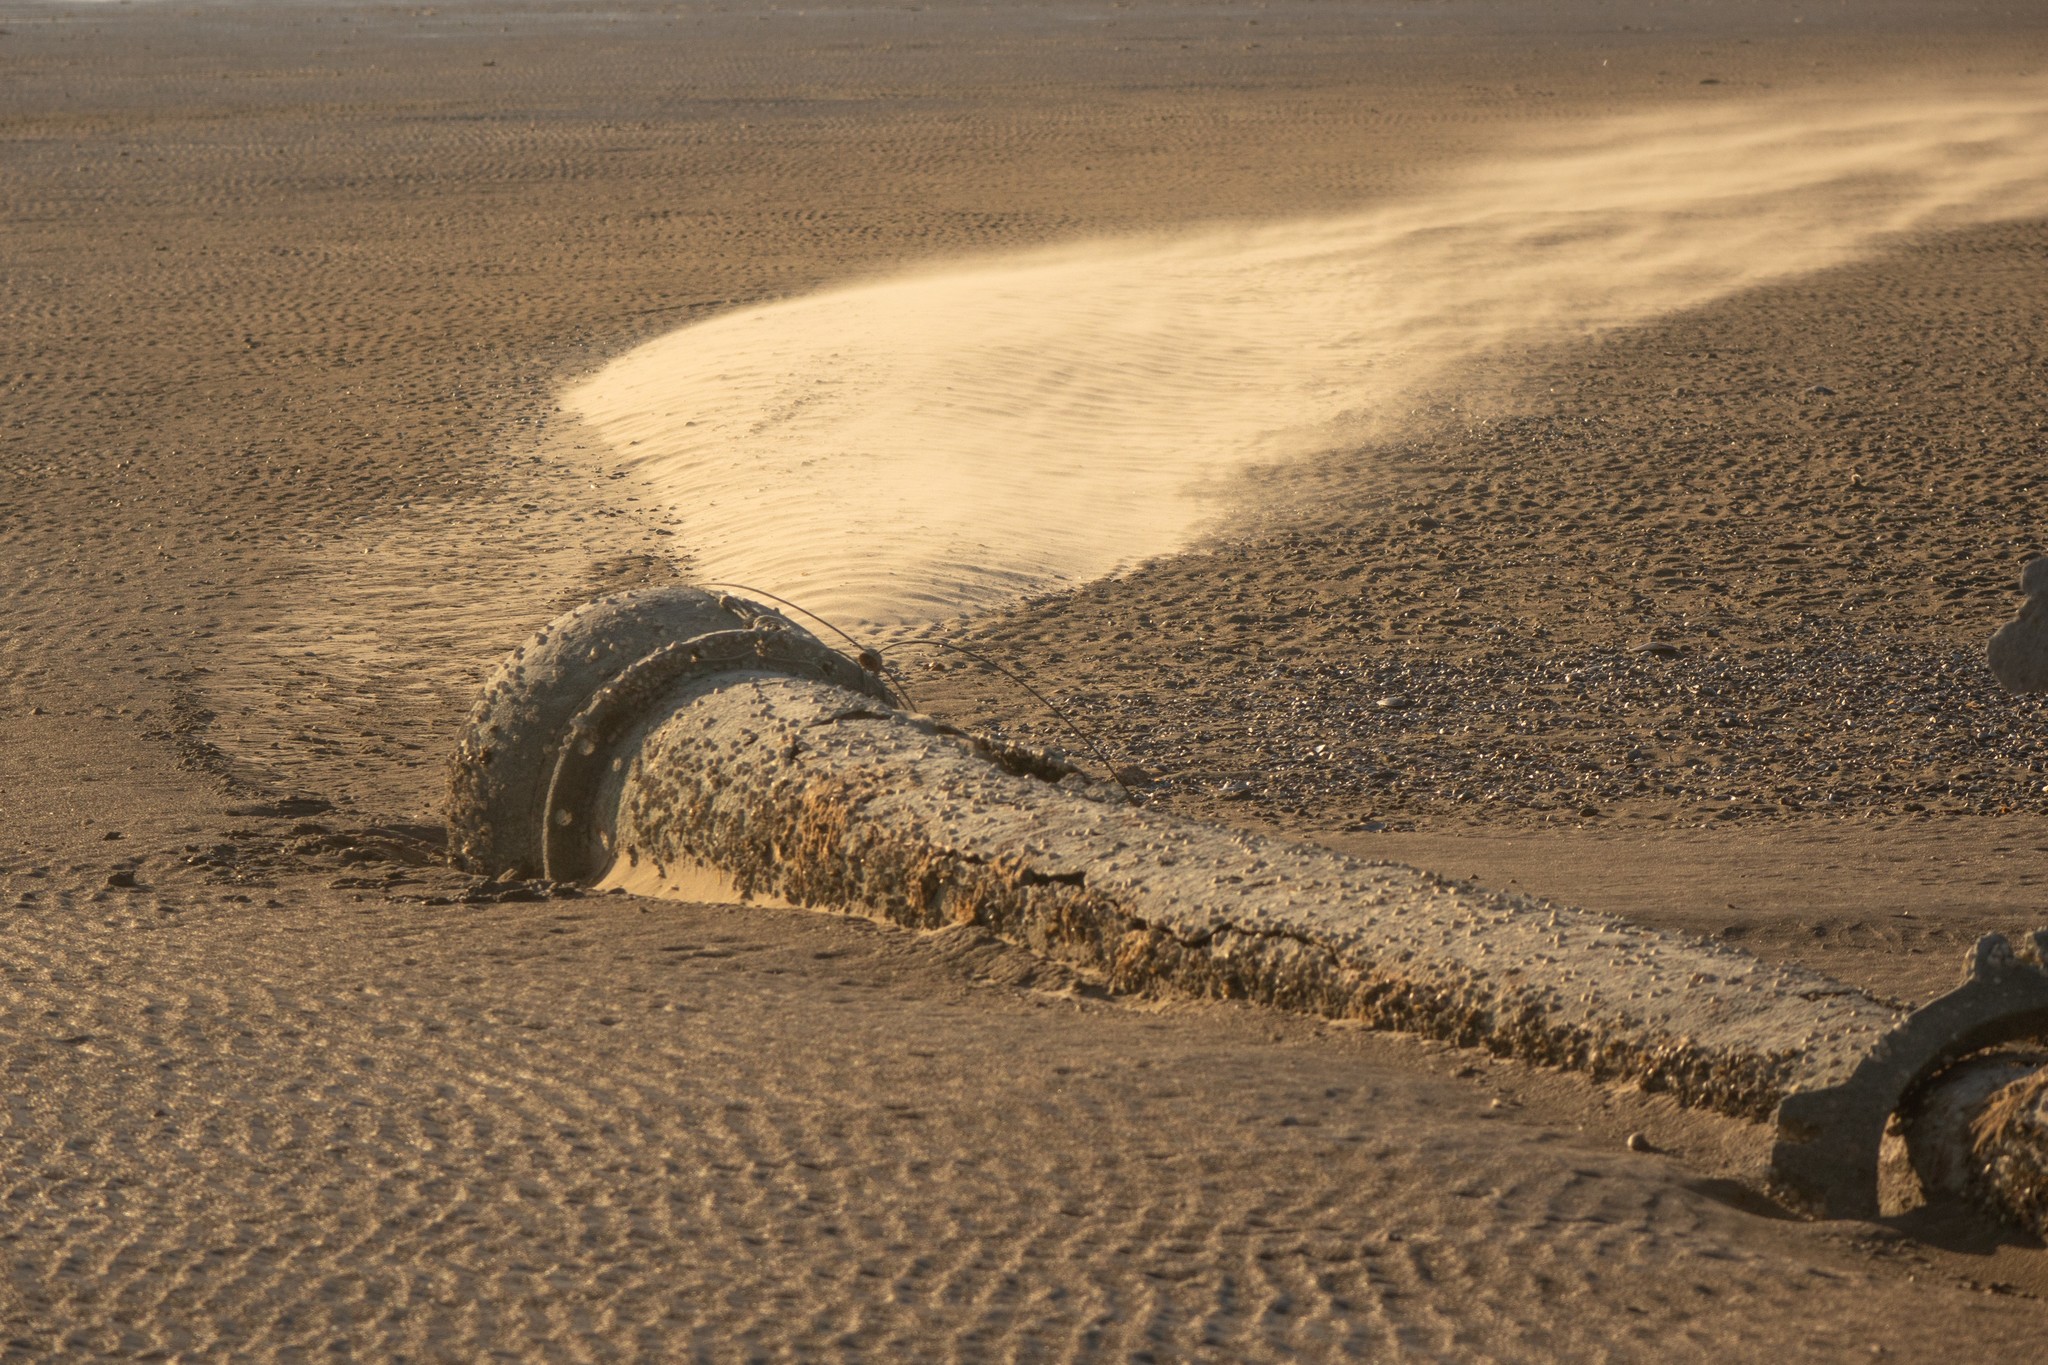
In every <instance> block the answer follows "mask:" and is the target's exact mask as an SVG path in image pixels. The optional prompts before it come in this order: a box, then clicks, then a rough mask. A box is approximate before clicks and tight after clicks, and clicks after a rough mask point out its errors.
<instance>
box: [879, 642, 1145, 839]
mask: <svg viewBox="0 0 2048 1365" xmlns="http://www.w3.org/2000/svg"><path fill="white" fill-rule="evenodd" d="M896 643H898V644H901V645H936V646H937V647H938V648H940V649H950V650H952V651H953V652H954V653H955V654H964V655H966V656H967V657H968V658H970V659H972V660H974V661H975V662H976V663H978V664H980V665H981V666H982V667H983V668H988V669H993V670H994V671H996V672H997V673H1000V674H1002V675H1003V676H1004V677H1006V678H1008V679H1009V680H1010V681H1011V682H1013V683H1015V684H1017V686H1019V687H1021V688H1023V689H1024V690H1025V691H1026V692H1029V693H1030V694H1031V696H1032V697H1033V698H1034V699H1035V700H1036V701H1037V702H1038V704H1039V705H1040V706H1043V707H1044V708H1045V709H1046V710H1048V711H1050V712H1052V713H1053V715H1054V716H1056V717H1058V719H1059V722H1060V724H1062V725H1064V726H1066V727H1067V729H1068V730H1070V731H1072V732H1073V735H1074V737H1075V738H1076V739H1078V740H1080V741H1081V742H1082V743H1083V744H1085V745H1087V746H1088V748H1089V751H1090V752H1092V753H1093V754H1094V755H1095V758H1096V761H1097V762H1099V763H1100V764H1102V769H1103V771H1104V772H1106V773H1108V774H1109V780H1110V781H1112V782H1114V783H1116V785H1117V786H1118V787H1119V788H1121V789H1122V791H1123V794H1124V799H1125V800H1127V801H1129V802H1130V803H1131V804H1132V805H1134V806H1135V805H1137V804H1138V798H1137V796H1136V795H1135V794H1134V793H1133V792H1132V791H1131V789H1130V788H1129V787H1128V786H1125V785H1124V780H1123V778H1122V777H1121V776H1120V775H1118V773H1117V770H1116V764H1114V763H1112V762H1110V760H1109V755H1108V754H1106V753H1104V752H1103V751H1102V746H1101V745H1100V744H1097V743H1096V742H1095V736H1093V735H1091V734H1089V733H1088V732H1087V731H1086V730H1083V729H1082V728H1081V727H1080V726H1079V725H1076V724H1075V723H1074V722H1073V720H1072V719H1070V718H1069V717H1068V715H1067V713H1066V712H1064V711H1062V710H1060V708H1059V707H1057V706H1055V705H1053V704H1052V701H1051V699H1050V698H1048V697H1047V696H1046V695H1045V694H1044V693H1043V692H1040V691H1039V690H1038V689H1037V688H1035V687H1033V686H1032V685H1031V684H1030V683H1028V682H1026V681H1024V679H1023V678H1021V677H1019V676H1018V675H1017V674H1015V673H1012V672H1011V671H1010V670H1009V669H1007V668H1004V667H1003V666H1002V665H1001V664H999V663H997V662H996V661H995V660H993V659H991V658H989V657H987V656H986V655H983V654H978V653H976V652H975V651H974V650H971V649H969V648H968V647H967V646H965V645H956V644H954V643H953V642H952V641H951V640H941V639H938V638H937V637H935V636H929V635H924V636H919V637H918V638H916V639H914V640H898V641H897V642H896Z"/></svg>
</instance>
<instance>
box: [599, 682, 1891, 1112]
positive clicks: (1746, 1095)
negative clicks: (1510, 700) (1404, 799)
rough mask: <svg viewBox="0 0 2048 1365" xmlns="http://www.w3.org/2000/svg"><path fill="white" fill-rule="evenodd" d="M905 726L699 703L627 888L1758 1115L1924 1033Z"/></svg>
mask: <svg viewBox="0 0 2048 1365" xmlns="http://www.w3.org/2000/svg"><path fill="white" fill-rule="evenodd" d="M907 719H909V718H906V717H903V716H900V715H887V714H879V713H877V712H876V711H875V710H874V708H873V707H872V706H871V705H869V704H866V703H865V701H864V699H862V698H858V697H855V696H852V695H850V694H848V693H847V692H845V691H843V690H840V689H838V688H835V687H831V686H828V685H825V684H821V683H815V682H809V681H805V680H801V679H795V678H790V677H786V676H775V675H770V674H766V673H752V674H729V675H725V676H724V677H721V678H717V679H712V680H707V681H704V682H701V683H698V684H696V685H694V686H692V687H690V688H688V689H686V690H683V691H681V692H678V693H677V694H675V695H674V696H672V697H671V698H670V699H669V701H668V703H667V705H666V709H665V710H664V711H662V712H661V713H659V714H657V715H655V716H653V717H650V719H649V720H648V721H647V723H646V726H645V728H644V729H643V730H642V731H641V733H640V735H639V736H638V737H636V742H634V743H631V744H626V745H622V746H621V747H620V748H619V749H618V750H617V751H616V752H617V753H618V755H619V762H618V763H617V764H616V765H615V772H614V775H613V778H612V780H611V781H610V782H609V783H608V784H607V785H606V787H605V788H604V789H603V790H602V793H601V798H600V801H599V808H598V810H597V811H596V812H595V816H596V824H597V825H598V827H599V834H600V837H601V838H603V839H604V840H605V841H606V842H608V844H609V846H610V849H611V851H612V854H613V855H614V856H615V858H616V859H617V862H618V865H619V868H620V871H621V872H623V873H627V874H629V875H643V876H644V875H645V873H646V869H647V868H648V867H649V866H651V867H652V868H653V869H654V871H655V874H656V875H657V876H670V875H674V874H675V873H677V872H678V871H680V870H688V869H692V868H705V867H708V868H712V869H716V870H717V871H718V872H719V873H720V874H722V875H723V876H725V877H727V878H729V879H730V882H731V884H732V885H733V886H734V887H736V888H737V890H738V891H739V892H741V893H742V894H746V895H752V896H761V897H774V898H776V899H779V900H785V901H789V902H792V903H795V904H799V905H812V906H827V907H834V908H840V909H847V910H855V911H860V912H864V913H867V914H871V915H876V916H879V917H882V918H886V919H889V920H892V921H894V922H897V923H899V924H904V925H909V926H914V927H917V928H925V929H929V928H936V927H941V926H946V925H954V924H973V925H979V926H981V927H982V928H984V929H986V930H988V931H990V932H993V933H995V934H998V935H1000V936H1001V937H1003V938H1006V939H1009V940H1011V941H1013V942H1017V943H1021V944H1025V945H1028V946H1029V947H1031V948H1033V949H1035V950H1037V951H1039V952H1041V953H1044V954H1047V955H1049V956H1052V957H1055V958H1059V959H1062V960H1065V961H1068V962H1073V963H1077V964H1085V965H1087V966H1089V967H1091V968H1093V969H1096V970H1099V971H1101V972H1103V973H1104V974H1105V975H1106V976H1107V977H1108V979H1109V981H1110V984H1111V985H1113V986H1114V987H1116V988H1118V989H1123V990H1153V989H1169V990H1175V991H1183V992H1188V993H1192V994H1195V995H1199V996H1208V997H1224V998H1236V999H1245V1000H1251V1001H1256V1002H1260V1003H1264V1004H1268V1005H1272V1006H1276V1007H1280V1008H1284V1009H1289V1010H1295V1011H1300V1012H1304V1013H1309V1014H1314V1015H1320V1016H1324V1017H1328V1018H1332V1019H1349V1020H1356V1021H1358V1022H1361V1023H1364V1024H1367V1025H1370V1026H1373V1027H1377V1028H1388V1029H1400V1030H1406V1031H1412V1032H1415V1033H1420V1034H1424V1035H1427V1036H1430V1037H1434V1038H1440V1039H1444V1040H1447V1041H1451V1042H1454V1043H1458V1044H1461V1045H1466V1046H1476V1047H1483V1048H1486V1049H1487V1050H1489V1051H1491V1052H1494V1053H1496V1054H1499V1055H1502V1056H1511V1057H1516V1058H1520V1059H1523V1060H1527V1061H1532V1062H1537V1063H1541V1064H1547V1065H1553V1066H1558V1067H1564V1068H1569V1069H1573V1070H1577V1071H1581V1072H1584V1073H1587V1074H1588V1075H1590V1076H1592V1077H1593V1078H1595V1079H1599V1080H1627V1081H1632V1082H1635V1083H1637V1084H1639V1085H1641V1086H1643V1087H1644V1088H1646V1089H1650V1090H1663V1091H1668V1092H1670V1093H1672V1094H1673V1095H1674V1096H1675V1097H1676V1098H1678V1099H1679V1100H1680V1101H1681V1102H1683V1103H1686V1104H1691V1105H1703V1106H1707V1107H1710V1108H1712V1109H1715V1110H1718V1111H1720V1112H1723V1113H1727V1114H1730V1115H1736V1116H1740V1117H1744V1118H1750V1119H1756V1120H1767V1119H1769V1118H1770V1117H1771V1115H1772V1113H1773V1111H1774V1110H1775V1108H1776V1106H1777V1104H1778V1102H1779V1101H1780V1100H1781V1099H1783V1098H1784V1097H1785V1096H1786V1095H1787V1094H1789V1093H1792V1092H1794V1091H1803V1090H1810V1089H1815V1088H1820V1087H1826V1086H1831V1085H1835V1084H1839V1083H1840V1082H1841V1081H1842V1080H1843V1079H1845V1078H1846V1077H1847V1076H1848V1075H1849V1074H1850V1072H1851V1071H1852V1070H1853V1069H1854V1068H1855V1066H1856V1065H1857V1063H1858V1062H1859V1061H1861V1060H1862V1059H1863V1058H1864V1057H1865V1056H1866V1055H1867V1054H1869V1052H1870V1051H1871V1049H1872V1048H1873V1046H1875V1044H1876V1043H1877V1041H1878V1040H1879V1039H1880V1038H1882V1037H1883V1036H1884V1035H1885V1034H1886V1033H1887V1032H1889V1031H1890V1030H1891V1029H1892V1028H1894V1027H1895V1026H1896V1025H1898V1024H1899V1023H1900V1022H1901V1021H1902V1019H1903V1018H1904V1012H1903V1011H1901V1010H1900V1009H1898V1008H1897V1007H1895V1006H1894V1005H1892V1004H1889V1003H1887V1002H1884V1001H1881V1000H1878V999H1875V998H1873V997H1871V996H1869V995H1866V994H1864V993H1862V992H1860V991H1857V990H1855V989H1853V988H1851V987H1848V986H1845V985H1843V984H1842V983H1840V982H1836V981H1833V980H1830V979H1829V978H1827V977H1824V976H1820V975H1818V974H1815V973H1811V972H1806V971H1801V970H1798V969H1796V968H1790V967H1781V966H1772V965H1768V964H1765V963H1763V962H1760V961H1758V960H1756V959H1755V958H1753V957H1751V956H1749V955H1748V954H1746V953H1744V952H1741V951H1740V950H1738V949H1734V948H1730V947H1726V946H1723V945H1719V944H1714V943H1710V942H1706V941H1703V940H1695V939H1688V938H1680V937H1676V936H1673V935H1670V934H1665V933H1660V932H1657V931H1655V930H1650V929H1645V928H1641V927H1639V926H1636V925H1633V924H1631V923H1629V922H1627V921H1625V920H1622V919H1619V918H1616V917H1614V916H1610V915H1605V914H1598V913H1594V912H1590V911H1584V910H1575V909H1569V908H1563V907H1556V906H1551V905H1548V904H1544V903H1541V902H1538V901H1535V900H1532V899H1529V898H1526V897H1521V896H1511V895H1505V894H1500V893H1495V892H1486V891H1480V890H1473V889H1468V888H1464V887H1459V886H1455V885H1453V884H1452V883H1450V882H1448V881H1446V880H1444V879H1443V878H1441V877H1437V876H1435V875H1433V874H1430V873H1427V872H1422V871H1418V870H1415V869H1413V868H1408V867H1402V866H1397V865H1393V864H1387V863H1374V862H1366V861H1363V860H1360V859H1356V858H1350V857H1346V856H1343V855H1340V854H1337V853H1333V852H1329V851H1326V850H1321V849H1316V848H1311V847H1307V846H1302V845H1295V844H1290V843H1286V842H1283V841H1281V840H1278V839H1273V838H1267V837H1264V836H1261V835H1257V834H1251V833H1243V832H1237V831H1230V830H1224V829H1221V828H1214V827H1210V826H1205V825H1199V824H1195V823H1192V822H1190V821H1186V820H1181V819H1176V818H1172V817H1169V816H1165V815H1160V814H1156V813H1153V812H1149V811H1145V810H1142V809H1138V808H1135V807H1131V806H1128V805H1124V804H1112V803H1109V802H1106V801H1102V800H1097V799H1093V798H1092V797H1091V796H1088V795H1084V794H1079V793H1076V792H1075V791H1072V790H1070V789H1069V787H1067V786H1060V785H1055V784H1053V783H1050V782H1047V781H1044V780H1040V779H1036V778H1033V777H1029V776H1020V775H1017V774H1016V773H1014V772H1010V771H1005V770H1004V769H1002V768H999V767H997V766H995V765H994V764H992V763H991V762H990V761H989V759H988V757H986V756H985V755H984V754H982V753H980V752H977V750H976V748H975V747H974V746H973V745H972V744H971V743H970V742H969V741H968V740H966V739H964V738H962V737H959V736H956V735H953V734H949V733H946V732H945V731H944V729H943V727H938V726H934V725H931V724H928V723H927V724H916V723H905V722H906V720H907ZM629 755H630V757H628V756H629Z"/></svg>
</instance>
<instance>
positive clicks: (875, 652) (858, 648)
mask: <svg viewBox="0 0 2048 1365" xmlns="http://www.w3.org/2000/svg"><path fill="white" fill-rule="evenodd" d="M703 586H705V587H707V588H731V589H733V590H734V591H736V592H747V593H752V594H754V595H755V596H756V597H765V598H767V599H768V600H769V601H770V602H775V603H779V604H780V605H782V606H785V607H788V608H789V609H790V610H791V611H800V612H802V613H803V614H804V615H806V616H808V617H810V618H811V619H812V620H813V621H816V622H817V623H818V624H819V625H821V626H823V627H825V629H827V630H829V631H831V632H832V633H833V634H834V635H837V636H838V637H839V638H840V639H842V640H844V641H846V643H848V644H850V645H852V646H853V648H854V650H855V652H856V653H857V654H858V655H860V656H861V658H862V659H863V661H864V660H865V659H866V658H867V657H868V656H873V657H874V658H875V660H876V661H878V662H879V663H880V664H881V668H880V669H878V670H875V671H877V672H881V673H884V674H886V675H887V676H888V678H889V681H890V682H892V683H894V684H895V686H896V690H897V691H898V692H900V693H901V694H902V695H903V698H904V700H905V701H908V702H909V703H910V704H911V706H912V707H913V708H915V707H916V706H917V699H916V698H915V697H913V696H911V695H910V688H909V687H908V686H906V685H905V684H904V681H903V675H902V674H900V673H898V672H897V671H896V669H895V668H894V667H893V666H892V665H891V664H890V663H889V660H888V656H886V655H884V654H883V653H882V651H881V650H879V649H873V648H870V647H869V646H868V645H866V644H863V643H862V642H861V641H859V640H857V639H855V638H854V637H853V636H852V635H850V634H848V633H847V632H846V631H844V630H841V629H840V628H839V627H838V626H837V625H834V624H833V623H832V622H830V621H828V620H826V619H825V618H824V617H822V616H820V615H818V613H816V612H814V611H812V610H811V609H810V608H809V607H803V606H798V605H797V604H796V603H795V602H792V601H790V600H789V599H788V598H787V597H777V596H776V595H775V594H774V593H772V592H768V591H767V590H765V589H762V588H757V587H754V586H753V585H752V584H750V583H706V584H704V585H703ZM896 643H897V644H899V645H932V646H935V647H936V648H939V649H950V650H952V651H953V652H954V653H955V654H963V655H965V656H966V657H968V658H970V659H972V660H974V662H976V663H978V664H980V665H981V666H982V667H983V668H986V669H989V670H991V671H993V672H996V673H1000V674H1002V675H1003V676H1004V677H1005V678H1008V679H1009V680H1010V681H1011V682H1013V683H1015V684H1017V686H1019V687H1021V688H1023V689H1024V690H1025V691H1026V692H1027V693H1029V694H1030V695H1031V698H1032V700H1034V701H1036V702H1037V703H1038V704H1039V705H1040V706H1043V707H1044V708H1045V709H1046V710H1048V711H1050V712H1051V713H1052V714H1053V716H1054V718H1055V719H1057V720H1058V721H1059V723H1060V724H1062V725H1064V726H1066V727H1067V729H1068V731H1069V732H1071V733H1072V734H1073V736H1074V738H1076V739H1078V740H1080V741H1081V742H1082V743H1083V744H1085V745H1087V746H1088V750H1089V752H1090V753H1092V754H1094V755H1095V760H1096V762H1098V763H1100V764H1101V765H1102V770H1103V771H1104V772H1106V773H1108V774H1109V780H1110V781H1112V782H1114V783H1116V785H1117V788H1118V790H1120V791H1122V792H1123V794H1124V799H1125V800H1126V801H1129V802H1130V803H1131V804H1132V805H1134V806H1135V805H1137V804H1138V797H1137V794H1136V793H1134V792H1133V791H1132V790H1131V789H1130V787H1129V786H1128V785H1126V784H1125V782H1124V780H1123V778H1122V776H1120V775H1119V774H1118V772H1117V770H1116V764H1115V763H1113V762H1111V761H1110V757H1109V755H1108V754H1107V753H1105V752H1104V751H1103V748H1102V745H1101V744H1099V743H1097V742H1096V739H1095V736H1093V735H1091V734H1089V733H1088V732H1087V731H1086V730H1084V729H1082V728H1081V727H1080V725H1078V724H1076V723H1075V721H1074V719H1073V718H1072V717H1071V716H1069V715H1068V714H1067V713H1066V712H1064V711H1062V710H1060V708H1059V707H1057V706H1055V705H1053V703H1052V699H1051V698H1049V697H1047V696H1046V695H1045V694H1044V693H1043V692H1040V691H1039V690H1038V689H1037V688H1035V687H1033V686H1032V685H1031V684H1030V683H1028V682H1026V681H1024V679H1023V678H1022V677H1021V676H1019V675H1018V674H1016V673H1014V672H1012V671H1011V670H1009V669H1007V668H1005V667H1003V666H1002V665H1001V664H999V663H997V662H996V661H995V660H994V659H991V658H989V657H988V656H987V655H985V654H981V653H978V652H976V651H975V650H972V649H969V648H968V647H967V646H966V645H958V644H954V643H953V642H952V641H951V640H941V639H939V638H938V637H936V636H930V635H924V636H919V637H917V638H916V639H911V640H898V641H896Z"/></svg>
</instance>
